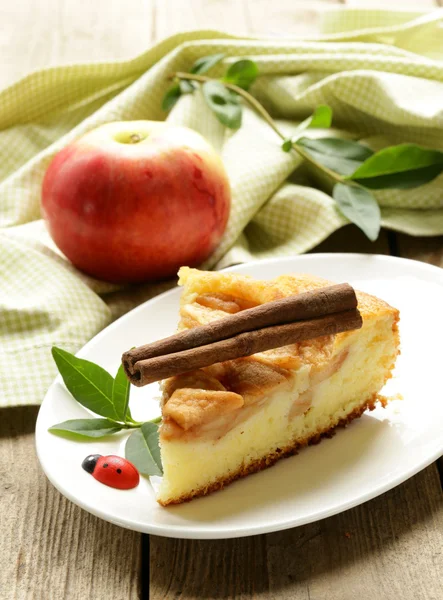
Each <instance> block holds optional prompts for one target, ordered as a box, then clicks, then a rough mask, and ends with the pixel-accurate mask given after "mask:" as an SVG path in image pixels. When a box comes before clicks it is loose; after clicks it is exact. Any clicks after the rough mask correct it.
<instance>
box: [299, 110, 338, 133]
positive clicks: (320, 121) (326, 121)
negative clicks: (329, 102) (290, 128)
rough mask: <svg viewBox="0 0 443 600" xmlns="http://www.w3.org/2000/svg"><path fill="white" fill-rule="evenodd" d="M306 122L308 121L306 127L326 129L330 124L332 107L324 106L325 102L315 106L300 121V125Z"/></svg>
mask: <svg viewBox="0 0 443 600" xmlns="http://www.w3.org/2000/svg"><path fill="white" fill-rule="evenodd" d="M306 122H308V124H307V125H306V127H322V128H325V129H327V128H328V127H330V126H331V124H332V108H331V107H329V106H326V104H322V105H321V106H317V108H316V109H315V110H314V112H313V113H312V115H311V116H310V117H308V118H307V119H306V120H305V121H303V122H302V123H300V125H303V123H306Z"/></svg>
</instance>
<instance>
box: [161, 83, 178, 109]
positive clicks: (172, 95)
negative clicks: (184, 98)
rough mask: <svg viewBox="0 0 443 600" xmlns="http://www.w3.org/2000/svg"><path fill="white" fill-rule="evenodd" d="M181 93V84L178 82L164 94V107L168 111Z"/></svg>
mask: <svg viewBox="0 0 443 600" xmlns="http://www.w3.org/2000/svg"><path fill="white" fill-rule="evenodd" d="M181 95H182V92H181V89H180V85H179V84H178V83H176V84H175V85H173V86H172V87H171V88H169V90H168V91H167V92H166V94H165V95H164V96H163V101H162V109H163V110H164V111H166V112H168V111H170V110H171V108H172V107H173V106H174V105H175V104H176V102H177V100H178V99H179V98H180V96H181Z"/></svg>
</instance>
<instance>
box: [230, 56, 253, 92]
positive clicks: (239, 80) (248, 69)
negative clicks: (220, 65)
mask: <svg viewBox="0 0 443 600" xmlns="http://www.w3.org/2000/svg"><path fill="white" fill-rule="evenodd" d="M257 77H258V67H257V64H256V63H255V62H254V61H253V60H250V59H249V58H243V59H242V60H237V61H236V62H235V63H233V64H232V65H231V66H230V67H229V69H228V71H227V73H226V75H225V76H224V77H223V81H225V82H226V83H232V84H234V85H237V86H238V87H241V88H243V89H244V90H247V89H248V88H249V87H250V86H251V85H252V84H253V83H254V81H255V80H256V79H257Z"/></svg>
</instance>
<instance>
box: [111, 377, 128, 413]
mask: <svg viewBox="0 0 443 600" xmlns="http://www.w3.org/2000/svg"><path fill="white" fill-rule="evenodd" d="M130 385H131V384H130V382H129V379H128V378H127V377H126V373H125V370H124V368H123V365H120V367H119V369H118V371H117V375H116V376H115V379H114V385H113V386H112V403H113V405H114V410H115V413H116V415H117V416H118V420H119V421H123V422H125V421H126V419H127V418H129V419H130V418H131V413H130V411H129V392H130Z"/></svg>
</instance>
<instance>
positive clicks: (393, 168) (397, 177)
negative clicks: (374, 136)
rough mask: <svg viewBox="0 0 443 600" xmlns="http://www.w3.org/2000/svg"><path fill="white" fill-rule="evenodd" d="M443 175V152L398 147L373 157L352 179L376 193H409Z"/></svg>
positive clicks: (410, 145) (381, 151)
mask: <svg viewBox="0 0 443 600" xmlns="http://www.w3.org/2000/svg"><path fill="white" fill-rule="evenodd" d="M442 171H443V152H440V151H439V150H429V149H428V148H423V147H421V146H418V145H417V144H399V145H398V146H391V147H389V148H384V149H383V150H380V151H379V152H377V153H376V154H373V155H372V156H371V157H370V158H368V159H367V160H366V161H365V162H364V163H363V164H362V165H361V166H360V167H358V169H357V170H356V171H354V173H352V175H350V177H349V178H350V179H353V180H355V181H358V182H360V183H361V184H362V185H364V186H366V187H369V188H373V189H381V188H402V189H407V188H414V187H418V186H420V185H423V184H424V183H428V182H429V181H432V180H433V179H435V177H437V176H438V175H439V174H440V173H441V172H442Z"/></svg>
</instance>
